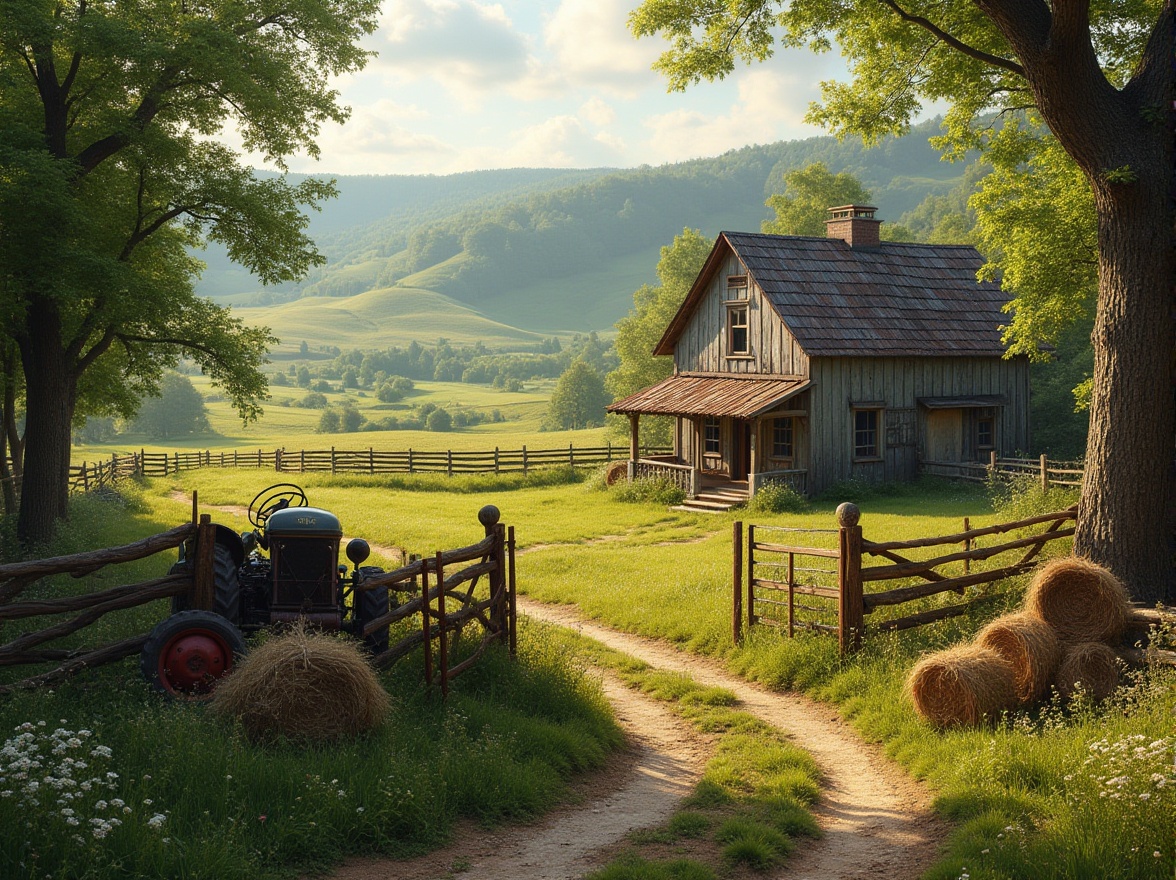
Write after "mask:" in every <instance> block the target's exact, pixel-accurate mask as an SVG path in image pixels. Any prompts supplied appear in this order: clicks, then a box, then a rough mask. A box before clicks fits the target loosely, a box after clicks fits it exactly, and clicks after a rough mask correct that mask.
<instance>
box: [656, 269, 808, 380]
mask: <svg viewBox="0 0 1176 880" xmlns="http://www.w3.org/2000/svg"><path fill="white" fill-rule="evenodd" d="M746 274H747V267H746V266H744V265H743V263H742V262H740V260H739V258H738V257H736V256H735V255H734V254H733V253H728V254H727V258H726V260H725V262H724V263H723V265H722V266H721V267H720V268H719V270H718V271H717V272H715V273H714V275H713V276H712V278H711V282H710V287H709V288H708V290H707V293H706V296H705V297H703V299H702V300H701V301H700V302H699V304H698V307H697V308H696V309H695V310H694V314H693V315H692V316H691V318H690V322H689V324H688V325H687V326H686V329H685V330H684V331H683V333H682V335H681V336H680V337H679V338H678V342H677V344H676V345H675V347H674V362H675V363H676V364H677V367H678V370H679V372H683V373H689V372H698V373H775V374H779V375H787V376H804V375H807V374H808V356H807V355H806V354H805V353H804V352H803V351H801V348H800V346H799V345H797V343H796V340H795V339H794V338H793V337H792V334H791V333H789V332H788V328H786V327H785V326H784V322H783V321H782V320H780V316H779V315H777V314H776V311H775V309H773V308H772V305H771V304H770V303H769V302H767V301H766V300H765V299H764V296H763V292H762V291H761V290H760V289H759V288H758V287H757V286H756V285H755V284H754V283H751V282H750V281H749V284H748V291H747V323H748V327H747V331H748V343H749V349H750V352H751V353H750V356H747V357H728V352H727V306H726V302H725V300H726V296H727V278H728V277H729V276H732V275H746Z"/></svg>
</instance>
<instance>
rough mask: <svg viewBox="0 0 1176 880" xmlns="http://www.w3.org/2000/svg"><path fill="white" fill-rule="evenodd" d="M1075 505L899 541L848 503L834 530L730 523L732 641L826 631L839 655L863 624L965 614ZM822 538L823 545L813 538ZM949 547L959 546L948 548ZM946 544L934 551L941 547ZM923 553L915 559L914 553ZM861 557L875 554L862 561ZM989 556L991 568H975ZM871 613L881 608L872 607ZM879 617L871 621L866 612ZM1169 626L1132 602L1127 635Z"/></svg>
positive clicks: (1053, 533) (1137, 656)
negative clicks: (756, 632) (867, 534)
mask: <svg viewBox="0 0 1176 880" xmlns="http://www.w3.org/2000/svg"><path fill="white" fill-rule="evenodd" d="M1077 515H1078V508H1077V506H1076V505H1075V506H1074V507H1069V508H1066V509H1065V510H1058V511H1054V512H1052V513H1044V514H1040V515H1038V516H1032V517H1027V518H1025V519H1020V520H1017V521H1015V522H1007V523H998V524H996V525H991V526H984V527H982V528H972V527H971V523H970V521H969V519H967V518H965V519H964V530H963V531H962V532H959V533H957V534H953V535H940V536H935V537H928V538H913V539H910V540H905V541H870V540H867V539H866V538H864V537H863V536H862V527H861V526H860V525H859V524H858V521H859V519H860V516H861V512H860V511H859V510H858V508H857V506H856V505H854V504H842V505H841V506H840V507H838V508H837V521H838V527H837V528H835V529H794V528H783V527H779V526H764V525H754V524H749V525H747V527H746V530H745V529H744V524H743V523H742V522H736V523H735V524H734V534H733V548H734V553H733V561H734V565H733V573H732V574H733V578H732V580H733V589H732V628H733V635H734V638H735V641H736V642H739V641H741V640H742V637H743V633H744V631H745V627H746V628H747V629H750V628H751V627H752V626H755V625H767V626H775V627H779V628H781V629H782V630H784V631H786V632H787V634H788V637H789V638H792V637H793V636H794V635H795V634H796V632H797V631H798V630H807V631H812V632H817V633H827V634H830V635H835V636H836V637H837V640H838V646H839V649H840V652H841V654H842V656H845V655H847V654H850V653H853V652H854V651H857V650H858V649H859V648H860V647H861V645H862V640H863V639H864V638H866V637H867V636H868V635H870V634H871V633H884V632H894V631H898V630H905V629H911V628H913V627H917V626H923V625H925V624H929V623H934V622H935V621H939V620H945V619H947V618H950V617H955V616H958V615H961V614H964V613H966V612H967V611H968V610H969V609H971V608H972V607H974V606H975V605H976V604H977V603H978V602H983V601H985V600H987V599H988V598H989V597H990V596H991V593H990V592H989V591H987V590H984V589H979V590H978V589H977V588H982V587H984V586H985V585H988V584H992V583H995V582H996V581H1000V580H1004V579H1005V578H1009V577H1013V576H1014V575H1019V574H1023V573H1025V572H1028V571H1030V570H1032V569H1033V568H1034V567H1035V566H1036V565H1037V564H1038V563H1039V561H1040V560H1039V559H1038V556H1039V554H1040V553H1041V551H1042V550H1043V549H1044V547H1045V546H1046V544H1047V543H1049V542H1050V541H1056V540H1059V539H1062V538H1068V537H1071V536H1072V535H1073V534H1074V523H1075V521H1076V520H1077ZM815 545H823V546H815ZM956 547H958V548H959V549H958V550H957V549H954V548H956ZM945 550H946V551H947V552H944V551H945ZM924 554H930V555H928V556H925V558H921V559H915V558H913V557H914V556H916V555H924ZM868 557H874V558H875V559H877V560H880V561H881V562H880V564H877V565H865V564H863V562H864V561H865V560H866V559H867V558H868ZM989 561H993V562H994V563H995V564H994V565H993V566H992V567H985V568H980V567H979V566H980V565H981V564H983V563H988V562H989ZM948 592H953V593H956V594H958V596H959V597H961V599H962V601H958V602H953V603H952V604H940V605H933V606H932V607H930V608H927V607H923V608H921V610H917V611H910V612H908V613H906V614H901V615H900V616H887V614H886V612H883V611H882V610H883V609H894V610H897V611H901V610H902V609H901V607H900V606H903V605H907V604H909V603H915V602H919V603H921V604H922V605H923V606H926V605H927V604H928V603H927V602H925V601H924V600H927V599H930V598H931V597H934V596H939V595H942V594H944V593H948ZM880 612H881V613H880ZM874 615H877V616H878V617H880V618H881V617H884V619H881V620H879V621H878V622H877V623H874V622H873V616H874ZM1161 624H1162V625H1165V626H1168V627H1171V626H1176V609H1173V608H1167V609H1149V608H1142V607H1136V608H1134V609H1133V613H1132V617H1131V620H1130V621H1129V630H1130V635H1131V637H1132V639H1135V638H1137V637H1138V638H1139V639H1141V640H1142V641H1146V640H1147V638H1148V635H1149V630H1150V628H1151V627H1153V626H1157V625H1161ZM1119 654H1120V656H1122V657H1123V658H1124V659H1126V660H1129V661H1131V662H1136V663H1142V662H1153V661H1154V662H1161V663H1166V664H1176V652H1172V651H1168V650H1163V649H1159V648H1157V647H1156V646H1152V647H1150V648H1148V649H1147V650H1141V649H1139V648H1123V649H1120V651H1119Z"/></svg>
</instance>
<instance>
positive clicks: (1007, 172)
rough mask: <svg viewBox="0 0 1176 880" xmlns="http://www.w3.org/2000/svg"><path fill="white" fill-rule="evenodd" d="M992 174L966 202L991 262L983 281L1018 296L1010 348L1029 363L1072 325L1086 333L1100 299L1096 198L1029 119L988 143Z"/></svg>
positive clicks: (1055, 145)
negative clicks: (1082, 327) (995, 283)
mask: <svg viewBox="0 0 1176 880" xmlns="http://www.w3.org/2000/svg"><path fill="white" fill-rule="evenodd" d="M987 156H988V159H989V161H990V162H992V164H993V171H992V173H991V174H989V175H988V176H987V177H985V178H984V179H983V180H982V181H981V182H980V186H979V189H978V190H977V192H976V194H975V195H974V196H973V197H972V198H971V200H970V201H969V204H970V205H971V207H972V208H973V209H974V210H975V211H976V237H977V241H978V244H979V245H980V247H981V249H982V250H983V251H984V253H985V254H986V255H987V256H988V263H987V264H986V265H985V267H984V270H983V275H984V277H986V278H988V279H990V280H991V279H997V278H999V279H1000V282H1001V285H1002V287H1004V289H1005V290H1008V291H1009V292H1010V293H1013V294H1015V297H1016V298H1015V299H1014V300H1013V301H1012V303H1010V305H1009V308H1008V311H1009V313H1010V316H1011V317H1010V320H1009V323H1008V325H1007V327H1006V328H1005V342H1006V343H1008V344H1009V351H1010V352H1012V353H1014V354H1024V355H1027V356H1028V357H1029V358H1030V359H1032V360H1042V359H1045V358H1048V357H1049V356H1050V352H1049V351H1048V350H1047V349H1044V348H1042V347H1041V345H1040V343H1042V342H1045V343H1050V344H1055V343H1057V342H1058V340H1059V339H1060V338H1061V336H1062V334H1063V332H1064V331H1065V330H1066V329H1067V328H1069V327H1071V326H1073V325H1074V324H1075V323H1079V324H1084V325H1086V326H1087V327H1089V326H1090V325H1091V323H1092V321H1093V317H1094V304H1095V299H1096V297H1097V294H1098V229H1097V224H1096V222H1095V211H1094V196H1093V195H1092V193H1091V191H1090V185H1089V184H1088V183H1087V181H1086V178H1085V177H1084V176H1083V174H1082V172H1081V171H1079V170H1078V168H1077V166H1076V165H1075V164H1074V162H1073V160H1071V159H1070V157H1069V156H1067V155H1066V153H1065V152H1064V151H1063V150H1062V148H1061V146H1060V145H1059V144H1058V142H1057V141H1056V140H1055V139H1054V138H1052V137H1051V136H1049V134H1048V132H1046V130H1045V129H1044V126H1043V125H1042V124H1041V123H1040V121H1037V120H1036V118H1035V117H1031V119H1030V122H1028V123H1025V124H1021V123H1019V122H1017V121H1015V120H1011V121H1009V122H1007V123H1006V124H1005V125H1004V126H1003V127H1002V128H1001V129H1000V131H999V132H997V133H995V134H994V135H993V136H992V138H991V146H990V148H989V150H988V153H987Z"/></svg>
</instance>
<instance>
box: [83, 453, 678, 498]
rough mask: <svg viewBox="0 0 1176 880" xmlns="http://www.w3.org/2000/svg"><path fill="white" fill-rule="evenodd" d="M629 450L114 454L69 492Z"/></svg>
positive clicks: (471, 465) (509, 462)
mask: <svg viewBox="0 0 1176 880" xmlns="http://www.w3.org/2000/svg"><path fill="white" fill-rule="evenodd" d="M665 451H666V449H665V448H664V447H659V446H647V447H644V450H643V454H645V455H655V454H658V453H664V452H665ZM628 455H629V447H628V446H627V445H624V446H621V445H613V444H612V443H607V444H605V445H604V446H579V447H577V446H576V445H575V444H571V443H569V444H568V445H567V446H560V447H556V448H551V449H528V448H527V447H526V446H523V447H522V448H521V449H499V448H498V447H495V448H494V449H492V450H486V451H475V452H466V451H460V450H452V449H450V450H444V451H438V452H429V451H422V450H415V449H408V450H404V451H400V452H385V451H381V450H378V449H372V448H370V447H369V448H368V449H357V450H356V449H350V450H349V449H336V448H335V447H333V446H332V447H331V448H330V449H301V450H286V449H271V450H269V451H266V450H263V449H258V450H236V449H234V450H229V451H223V450H222V451H218V452H213V451H212V450H207V449H206V450H203V451H200V450H198V451H193V452H147V451H145V450H141V451H139V452H131V453H126V454H118V453H115V454H114V455H111V457H110V458H109V459H102V460H99V461H96V462H82V463H81V464H80V465H74V466H72V467H70V471H69V473H70V489H71V490H73V491H75V492H88V491H90V490H92V489H96V488H99V487H101V486H106V485H110V484H111V483H114V482H115V481H117V480H119V479H123V478H125V477H132V476H145V477H166V476H169V475H171V474H175V473H179V472H180V471H190V470H196V469H198V468H209V467H216V468H259V469H268V470H273V471H276V472H278V473H330V474H428V473H441V474H447V475H449V476H455V475H458V474H506V473H524V474H525V473H528V472H530V471H531V470H532V469H534V468H543V467H553V466H556V465H570V466H572V467H586V466H589V465H598V464H606V463H607V462H610V461H613V460H615V459H617V458H618V457H620V458H627V457H628Z"/></svg>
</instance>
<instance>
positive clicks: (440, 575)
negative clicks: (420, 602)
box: [437, 550, 449, 700]
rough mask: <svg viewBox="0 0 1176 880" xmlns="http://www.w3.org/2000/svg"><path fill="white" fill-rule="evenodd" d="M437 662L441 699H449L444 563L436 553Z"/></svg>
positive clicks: (439, 553) (438, 553)
mask: <svg viewBox="0 0 1176 880" xmlns="http://www.w3.org/2000/svg"><path fill="white" fill-rule="evenodd" d="M437 620H438V624H437V626H438V631H437V660H438V666H440V669H439V670H438V671H439V672H440V673H441V699H442V700H447V699H449V637H448V635H447V633H446V632H445V561H444V559H443V558H442V556H441V551H440V550H438V551H437Z"/></svg>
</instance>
